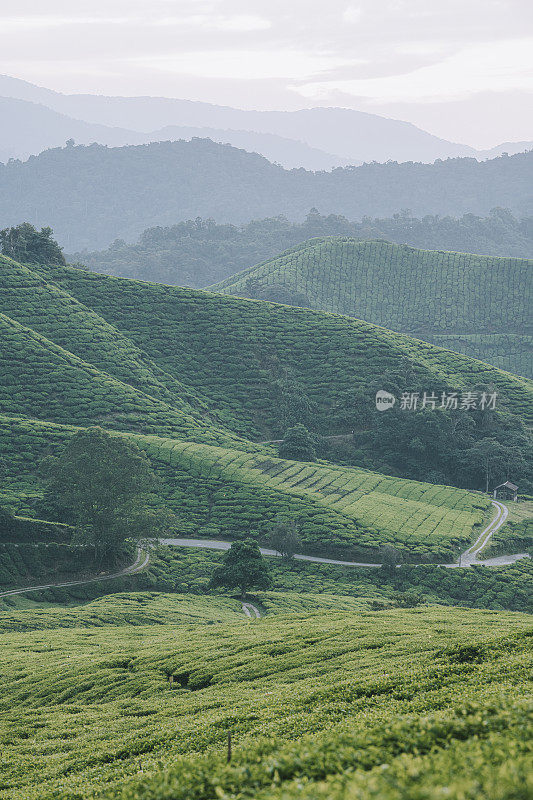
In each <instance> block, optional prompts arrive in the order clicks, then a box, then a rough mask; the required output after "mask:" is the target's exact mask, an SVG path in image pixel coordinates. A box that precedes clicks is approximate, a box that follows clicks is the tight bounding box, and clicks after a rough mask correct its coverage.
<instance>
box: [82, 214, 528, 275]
mask: <svg viewBox="0 0 533 800" xmlns="http://www.w3.org/2000/svg"><path fill="white" fill-rule="evenodd" d="M315 236H351V237H354V238H359V239H387V240H388V241H390V242H396V243H398V244H408V245H411V246H412V247H420V248H423V249H427V250H454V251H457V252H465V253H479V254H481V255H490V256H513V257H515V258H531V257H533V218H531V217H530V218H528V219H522V220H518V219H516V217H514V216H513V215H512V214H511V212H510V211H507V210H505V209H501V208H495V209H492V211H491V212H490V214H489V215H488V216H487V217H478V216H476V215H475V214H464V215H463V216H462V217H460V218H459V219H457V218H455V217H439V216H435V215H433V216H432V215H427V216H425V217H423V218H422V219H418V218H417V217H413V216H412V215H411V213H410V212H408V211H403V212H401V213H398V214H394V215H393V216H392V217H387V218H384V219H371V218H370V217H365V218H363V219H362V220H361V222H353V221H350V220H348V219H346V217H343V216H341V215H339V214H329V215H327V216H326V215H324V214H320V213H319V212H318V211H317V210H316V209H312V210H311V211H310V212H309V213H308V214H307V216H306V218H305V220H304V222H291V221H290V220H288V219H287V217H284V216H278V217H270V218H267V219H261V220H255V221H253V222H248V223H245V224H243V225H231V224H229V223H226V224H222V225H220V224H217V223H216V222H215V221H214V220H212V219H207V220H204V219H201V218H197V219H195V220H187V221H186V222H179V223H178V224H177V225H171V226H169V227H156V228H149V229H148V230H146V231H144V232H143V233H142V234H141V236H140V237H139V240H138V241H137V242H136V243H135V244H128V243H127V242H125V241H124V240H123V239H117V240H115V241H114V242H113V243H112V244H111V245H110V246H109V247H108V248H107V249H105V250H101V251H95V252H89V251H87V250H85V251H82V252H77V253H72V254H71V255H69V260H70V261H73V262H79V263H81V264H84V265H86V266H87V267H89V269H91V270H94V271H95V272H103V273H105V274H107V275H118V276H121V277H125V278H137V279H139V280H143V281H156V282H158V283H168V284H170V285H173V286H191V287H193V288H198V289H200V288H202V287H204V286H209V285H210V284H212V283H218V281H221V280H223V279H224V278H227V277H229V276H230V275H234V274H235V273H236V272H240V271H241V270H243V269H247V268H248V267H251V266H253V265H254V264H259V263H260V262H261V261H266V260H267V259H269V258H272V257H273V256H276V255H277V254H278V253H280V252H281V251H283V250H286V249H288V248H290V247H294V246H295V245H297V244H300V243H301V242H304V241H306V240H307V239H310V238H312V237H315Z"/></svg>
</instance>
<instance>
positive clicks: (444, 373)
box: [36, 267, 533, 439]
mask: <svg viewBox="0 0 533 800" xmlns="http://www.w3.org/2000/svg"><path fill="white" fill-rule="evenodd" d="M36 269H38V270H39V273H40V274H41V275H42V276H43V277H44V278H45V279H46V280H47V281H48V282H50V283H53V284H55V285H57V286H58V287H59V288H61V289H62V290H63V291H64V292H67V293H68V294H70V295H72V296H73V297H74V298H75V299H76V300H77V301H79V302H80V303H82V304H84V306H86V307H88V308H90V309H92V310H93V311H94V312H95V313H96V314H98V315H99V316H100V317H102V318H103V319H104V320H105V321H106V322H107V323H108V324H110V325H112V326H113V327H115V328H117V329H118V330H119V331H120V332H121V333H122V334H123V335H124V336H126V337H127V338H128V339H129V340H130V341H131V342H132V343H133V344H134V345H135V347H137V348H139V349H140V350H142V352H143V353H145V354H146V356H147V357H149V359H150V360H151V362H153V363H154V364H155V365H156V366H157V367H158V368H159V369H160V370H162V371H163V372H164V373H165V374H168V375H170V376H171V377H172V378H173V379H176V380H177V381H178V382H180V383H184V384H186V385H187V386H190V387H191V391H192V392H193V393H195V394H197V395H199V396H200V397H202V398H209V402H210V406H209V407H210V408H211V409H213V410H214V411H216V412H217V419H218V420H219V421H222V422H224V423H225V424H226V425H227V426H228V427H229V428H231V429H232V430H234V431H236V432H237V433H239V434H241V435H244V436H247V437H252V438H256V437H257V438H260V439H266V438H274V437H273V434H276V435H277V434H283V433H284V430H285V428H284V427H283V426H284V424H286V423H285V422H284V416H283V414H284V413H286V411H284V409H285V407H286V406H287V405H289V406H290V405H291V403H294V402H297V398H298V396H299V395H301V394H304V395H305V397H306V398H307V399H306V402H308V403H309V404H310V408H311V410H312V417H313V424H314V427H315V428H316V429H317V430H319V431H320V432H321V433H324V434H326V433H328V432H330V433H336V432H341V433H344V432H346V430H347V429H349V428H353V427H354V422H353V399H354V394H355V393H356V392H357V390H361V389H367V388H368V386H370V385H372V386H373V385H375V384H376V382H378V381H379V380H380V379H382V376H384V375H385V374H386V373H387V372H388V371H394V370H395V369H397V368H398V364H399V363H401V362H402V361H406V362H408V363H409V364H410V367H411V369H412V371H413V373H414V375H415V376H416V380H417V382H418V383H419V384H421V385H423V386H424V387H425V389H426V390H427V391H436V392H439V391H443V390H450V389H455V390H461V389H465V390H469V389H472V388H474V387H475V386H478V385H479V384H482V383H484V384H487V385H491V386H493V387H494V389H495V390H496V391H497V392H498V394H499V405H500V406H501V407H502V408H504V409H507V410H508V411H510V412H512V413H515V414H517V415H518V416H520V417H522V418H523V419H525V420H526V421H528V422H529V423H531V422H533V412H532V411H531V408H532V407H533V403H532V399H533V389H532V384H531V382H530V381H527V380H524V379H522V378H519V377H516V376H512V375H510V374H508V373H506V372H503V371H501V370H498V369H496V368H494V367H491V366H489V365H488V364H485V363H481V362H479V361H474V360H472V359H471V358H468V357H466V356H463V355H460V354H459V353H454V352H451V351H449V350H441V349H439V348H437V347H435V346H432V345H429V344H427V343H425V342H421V341H418V340H415V339H411V338H409V337H408V336H402V335H401V334H396V333H392V332H391V331H390V330H384V329H383V328H379V327H377V326H375V325H371V324H369V323H368V322H362V321H360V320H355V319H350V318H348V317H339V316H335V315H332V314H324V313H314V312H312V311H309V310H307V309H302V308H290V307H288V306H280V305H272V304H269V303H262V302H257V301H254V302H252V301H250V300H243V299H236V298H233V297H227V296H222V295H219V294H212V293H209V292H202V291H196V290H192V289H180V288H177V287H169V286H163V285H158V284H150V283H142V282H140V281H133V280H128V279H125V278H111V277H108V276H103V275H98V274H95V273H90V272H84V271H82V270H76V269H72V268H68V267H40V268H36ZM518 316H520V315H519V313H518ZM385 324H386V325H387V327H393V325H392V320H390V319H388V320H386V321H385ZM505 332H507V333H509V332H510V328H509V329H506V331H505ZM406 388H409V387H406Z"/></svg>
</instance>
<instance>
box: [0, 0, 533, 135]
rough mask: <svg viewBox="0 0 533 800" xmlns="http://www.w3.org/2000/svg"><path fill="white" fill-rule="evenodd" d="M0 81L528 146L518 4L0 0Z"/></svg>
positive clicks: (528, 35) (532, 119)
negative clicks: (323, 113)
mask: <svg viewBox="0 0 533 800" xmlns="http://www.w3.org/2000/svg"><path fill="white" fill-rule="evenodd" d="M0 73H3V74H6V75H11V76H13V77H17V78H22V79H24V80H27V81H30V82H31V83H36V84H38V85H40V86H46V87H48V88H51V89H55V90H57V91H61V92H67V93H78V92H83V93H91V94H112V95H158V96H166V97H178V98H184V99H191V100H203V101H207V102H212V103H218V104H222V105H230V106H235V107H239V108H257V109H286V110H292V109H297V108H309V107H313V106H343V107H346V108H355V109H359V110H363V111H371V112H372V113H376V114H382V115H383V116H389V117H395V118H397V119H405V120H408V121H410V122H413V123H415V124H417V125H419V126H420V127H422V128H424V129H425V130H429V131H430V132H431V133H434V134H436V135H438V136H442V137H443V138H446V139H450V140H453V141H457V142H464V143H466V144H470V145H473V146H475V147H481V148H486V147H491V146H494V145H496V144H498V143H500V142H504V141H522V140H524V141H531V140H533V2H531V0H438V2H437V1H436V0H353V1H352V0H329V2H326V3H324V2H322V0H321V2H317V0H306V1H304V0H150V1H149V2H146V0H143V1H142V2H141V1H140V0H90V2H87V0H75V2H74V3H73V2H72V0H47V2H46V3H44V2H43V1H42V0H17V2H16V3H15V2H12V0H0Z"/></svg>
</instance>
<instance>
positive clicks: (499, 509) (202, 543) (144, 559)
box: [0, 500, 529, 619]
mask: <svg viewBox="0 0 533 800" xmlns="http://www.w3.org/2000/svg"><path fill="white" fill-rule="evenodd" d="M492 505H493V506H494V508H495V509H496V514H495V516H494V517H493V519H492V520H491V521H490V523H489V524H488V525H487V527H486V528H485V529H484V530H483V531H482V532H481V533H480V534H479V536H478V538H477V539H476V541H475V542H474V543H473V544H472V545H470V547H469V548H468V550H465V552H464V553H461V555H460V556H459V560H458V561H457V562H455V563H453V564H441V565H440V566H442V567H447V568H450V569H455V568H459V567H463V568H468V567H472V566H474V565H477V566H484V567H505V566H508V565H510V564H514V563H515V562H516V561H519V560H520V559H522V558H529V554H528V553H516V554H515V555H509V556H497V557H496V558H488V559H486V560H484V561H480V560H479V559H478V556H479V554H480V553H481V551H482V550H483V549H484V548H485V547H486V545H487V544H488V542H489V541H490V539H491V537H492V536H493V534H494V533H496V531H497V530H499V529H500V528H501V527H502V525H504V524H505V522H506V520H507V517H508V515H509V509H508V508H507V506H504V505H503V503H499V502H498V501H497V500H493V501H492ZM159 541H160V543H161V544H163V545H168V546H171V547H197V548H201V549H206V550H229V549H230V547H231V542H223V541H217V540H214V539H181V538H178V539H176V538H172V539H160V540H159ZM260 550H261V553H262V555H264V556H270V557H280V554H279V553H278V552H277V550H270V549H269V548H266V547H261V548H260ZM294 558H295V559H296V560H298V561H311V562H312V563H314V564H336V565H338V566H342V567H371V568H374V569H375V568H378V567H381V564H375V563H371V562H365V561H341V560H339V559H336V558H320V557H319V556H304V555H295V556H294ZM149 561H150V554H149V552H148V551H147V550H144V549H143V548H141V547H139V548H138V549H137V557H136V559H135V561H134V562H133V564H131V565H130V566H129V567H125V568H124V569H121V570H119V571H118V572H114V573H111V574H105V575H98V576H97V577H95V578H84V579H83V580H78V581H65V582H63V583H48V584H43V585H40V586H25V587H24V588H22V589H10V590H9V591H7V592H0V597H10V596H12V595H18V594H26V593H27V592H38V591H43V590H44V589H59V588H61V587H67V586H83V585H85V584H89V583H98V582H99V581H110V580H112V579H113V578H121V577H123V576H125V575H133V574H135V573H137V572H142V570H143V569H145V567H147V566H148V563H149ZM242 610H243V612H244V614H245V615H246V616H247V617H249V618H250V619H253V618H254V617H260V616H261V614H260V612H259V609H257V608H256V607H255V606H254V605H252V604H251V603H242Z"/></svg>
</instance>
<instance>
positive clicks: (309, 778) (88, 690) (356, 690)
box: [0, 593, 532, 800]
mask: <svg viewBox="0 0 533 800" xmlns="http://www.w3.org/2000/svg"><path fill="white" fill-rule="evenodd" d="M235 605H236V604H235ZM180 608H181V609H182V610H181V612H180ZM234 608H235V606H232V601H223V600H221V601H216V600H214V601H213V602H212V606H211V609H210V611H208V610H207V609H206V606H205V600H204V599H203V598H198V599H197V600H195V599H194V598H192V597H191V596H188V597H187V598H184V597H183V596H180V595H175V596H168V595H167V596H164V595H163V596H160V597H159V598H156V597H154V596H153V595H152V594H146V593H145V594H140V595H138V596H137V597H136V598H131V597H129V596H117V598H116V599H112V598H109V600H108V604H107V608H106V610H104V609H103V608H102V603H101V602H100V601H97V602H95V603H92V604H90V605H88V606H86V607H85V608H83V609H79V610H78V609H66V610H65V611H64V612H63V614H60V613H58V611H57V609H51V610H49V611H46V610H43V611H41V612H39V614H38V615H37V617H34V611H33V610H27V611H19V612H16V613H13V614H11V615H9V616H8V617H7V619H6V626H5V629H4V632H3V633H2V634H1V636H2V648H1V652H0V674H1V676H2V687H3V691H2V698H1V701H0V713H1V721H2V749H1V753H0V763H1V770H0V773H1V779H0V797H2V798H3V800H52V798H53V800H86V799H87V800H89V798H91V800H96V798H99V799H100V800H104V799H105V800H179V799H180V798H183V800H191V799H192V798H196V799H197V800H204V799H205V800H216V798H241V799H244V798H254V800H255V798H264V800H273V799H274V798H292V797H293V796H294V797H302V796H304V797H309V798H311V797H313V798H314V797H323V798H325V799H326V798H328V800H329V799H330V798H339V800H340V798H341V797H343V798H344V797H354V798H362V797H365V798H366V797H375V798H378V797H379V798H385V800H400V798H402V800H405V798H407V799H409V798H412V800H414V799H415V798H421V797H424V798H431V800H433V798H435V800H436V799H437V798H441V797H444V796H445V797H447V798H452V800H463V799H464V798H465V797H466V798H472V800H473V798H474V797H490V798H497V800H503V799H504V798H517V797H520V798H526V797H528V795H529V793H530V791H531V788H532V787H531V783H530V778H531V771H530V769H529V767H530V755H531V754H530V750H529V745H528V731H529V730H530V723H531V710H532V706H531V699H532V698H531V693H530V689H529V685H528V673H529V671H530V668H531V632H532V629H531V617H528V616H526V615H524V614H512V613H510V612H490V611H474V610H466V609H444V608H427V607H424V608H423V607H421V608H416V609H410V610H401V609H392V610H384V611H376V612H372V611H358V610H357V608H354V607H353V606H352V608H351V609H350V607H349V604H348V603H347V602H344V603H343V606H342V609H343V610H342V611H341V612H335V611H333V610H332V609H331V608H329V609H328V610H327V611H326V610H321V609H320V607H318V608H317V609H316V610H315V611H309V610H307V611H305V612H304V613H303V614H299V615H298V614H294V613H292V614H283V613H279V614H277V615H274V616H272V617H266V618H265V619H262V620H258V621H255V622H253V623H247V622H246V620H245V618H244V616H242V618H239V617H238V616H237V609H236V608H235V611H234ZM25 615H26V617H27V619H28V621H29V624H28V626H25V625H24V616H25ZM154 615H157V622H156V623H155V624H154V622H153V620H150V617H153V616H154ZM209 616H210V617H211V618H210V619H209ZM232 619H233V621H232ZM148 620H150V621H151V623H152V624H146V623H147V621H148ZM208 622H211V624H210V625H208V624H206V623H208ZM71 625H76V627H70V626H71ZM15 626H20V627H19V630H18V631H17V630H14V627H15ZM10 628H11V630H10ZM32 628H33V629H32ZM6 629H7V630H6ZM170 676H172V677H173V684H172V685H173V686H175V687H176V688H175V689H174V690H173V691H172V690H171V688H170V686H171V684H170V682H169V677H170ZM228 732H230V733H231V734H232V759H231V762H230V763H229V764H228V763H227V735H228ZM513 787H514V789H513ZM517 787H523V791H522V793H521V794H517V791H516V790H517Z"/></svg>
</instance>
